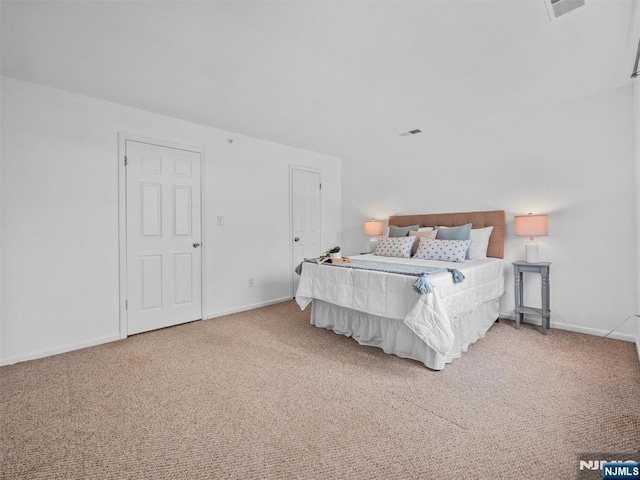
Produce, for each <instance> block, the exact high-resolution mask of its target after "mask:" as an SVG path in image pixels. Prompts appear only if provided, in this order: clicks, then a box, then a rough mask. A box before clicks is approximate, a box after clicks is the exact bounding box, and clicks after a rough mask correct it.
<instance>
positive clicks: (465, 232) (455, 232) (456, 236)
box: [436, 223, 471, 240]
mask: <svg viewBox="0 0 640 480" xmlns="http://www.w3.org/2000/svg"><path fill="white" fill-rule="evenodd" d="M470 234H471V224H470V223H467V224H466V225H462V226H460V227H438V236H437V237H436V238H437V239H438V240H469V238H470Z"/></svg>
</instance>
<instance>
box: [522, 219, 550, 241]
mask: <svg viewBox="0 0 640 480" xmlns="http://www.w3.org/2000/svg"><path fill="white" fill-rule="evenodd" d="M515 227H516V235H518V236H523V237H540V236H545V235H547V232H548V225H547V216H546V215H531V214H529V215H522V216H517V217H515Z"/></svg>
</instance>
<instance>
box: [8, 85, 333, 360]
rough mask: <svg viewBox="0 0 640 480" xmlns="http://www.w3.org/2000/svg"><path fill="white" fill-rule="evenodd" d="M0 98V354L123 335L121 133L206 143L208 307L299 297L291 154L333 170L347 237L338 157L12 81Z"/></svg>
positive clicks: (327, 192)
mask: <svg viewBox="0 0 640 480" xmlns="http://www.w3.org/2000/svg"><path fill="white" fill-rule="evenodd" d="M2 96H3V104H2V166H1V168H2V174H3V177H2V187H3V189H4V191H3V199H2V201H3V207H4V208H3V210H4V212H3V213H4V218H3V227H4V228H3V235H4V236H3V238H2V241H3V244H2V262H3V263H2V276H3V279H4V282H3V287H2V298H3V300H4V302H3V303H2V309H1V312H2V317H1V319H0V328H1V332H2V337H1V338H0V342H1V348H0V351H1V354H2V357H0V363H11V362H15V361H18V360H24V359H28V358H34V357H38V356H42V355H46V354H51V353H56V352H59V351H65V350H70V349H73V348H78V347H81V346H83V345H91V344H96V343H100V342H105V341H110V340H114V339H116V338H118V336H119V323H118V322H119V317H118V308H119V295H118V288H119V287H118V132H127V133H131V134H135V135H141V136H146V137H151V138H156V139H161V140H166V141H170V142H174V143H180V144H185V145H191V146H197V147H202V148H204V149H205V155H206V170H205V175H206V181H205V188H206V191H205V211H206V224H205V227H206V231H205V239H206V242H205V244H204V249H205V252H206V258H207V263H206V266H205V268H206V271H207V276H206V279H207V284H206V285H204V290H205V295H206V299H207V306H208V311H207V312H205V313H206V316H207V317H214V316H218V315H221V314H224V313H226V312H231V311H238V310H242V309H246V308H249V307H251V306H256V305H261V304H265V303H269V302H273V301H278V300H282V299H285V298H289V297H290V295H291V284H290V272H291V268H292V267H291V265H290V259H289V242H290V234H289V165H290V164H295V165H302V166H309V167H314V168H317V169H320V170H322V175H323V230H322V247H323V248H328V247H329V246H332V245H337V244H340V240H341V236H340V228H341V201H340V196H341V186H340V159H338V158H336V157H331V156H327V155H322V154H318V153H313V152H309V151H304V150H300V149H296V148H292V147H287V146H284V145H279V144H275V143H271V142H267V141H262V140H257V139H253V138H248V137H244V136H242V135H236V134H232V133H228V132H224V131H222V130H217V129H214V128H208V127H204V126H201V125H197V124H193V123H189V122H185V121H181V120H177V119H174V118H169V117H165V116H161V115H157V114H152V113H149V112H145V111H141V110H137V109H133V108H129V107H125V106H122V105H117V104H113V103H109V102H104V101H100V100H96V99H93V98H88V97H83V96H80V95H76V94H72V93H68V92H63V91H60V90H55V89H52V88H48V87H43V86H38V85H34V84H30V83H26V82H22V81H19V80H15V79H11V78H6V77H4V78H2ZM229 138H232V139H234V142H233V143H229V142H228V139H229ZM219 215H223V216H224V217H225V226H224V227H217V226H216V222H215V219H216V217H217V216H219ZM249 277H253V278H254V279H255V287H254V288H249V287H248V278H249Z"/></svg>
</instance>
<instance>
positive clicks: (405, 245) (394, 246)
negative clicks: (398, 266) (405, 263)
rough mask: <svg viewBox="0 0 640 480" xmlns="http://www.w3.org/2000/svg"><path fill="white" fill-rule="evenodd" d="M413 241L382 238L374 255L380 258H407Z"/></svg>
mask: <svg viewBox="0 0 640 480" xmlns="http://www.w3.org/2000/svg"><path fill="white" fill-rule="evenodd" d="M415 241H416V238H415V237H382V238H381V239H380V240H379V241H378V246H377V248H376V251H375V252H374V254H375V255H380V256H381V257H402V258H409V257H411V247H413V243H414V242H415Z"/></svg>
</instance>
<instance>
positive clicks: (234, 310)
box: [207, 297, 293, 320]
mask: <svg viewBox="0 0 640 480" xmlns="http://www.w3.org/2000/svg"><path fill="white" fill-rule="evenodd" d="M290 300H293V297H282V298H276V299H275V300H267V301H266V302H260V303H254V304H251V305H245V306H243V307H238V308H232V309H229V310H221V311H219V312H213V313H208V314H207V320H211V319H213V318H218V317H224V316H225V315H231V314H234V313H241V312H247V311H249V310H255V309H256V308H261V307H268V306H269V305H275V304H277V303H284V302H288V301H290Z"/></svg>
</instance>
